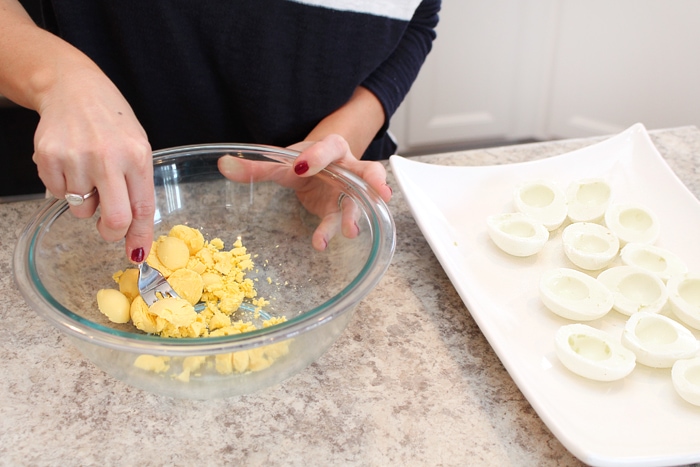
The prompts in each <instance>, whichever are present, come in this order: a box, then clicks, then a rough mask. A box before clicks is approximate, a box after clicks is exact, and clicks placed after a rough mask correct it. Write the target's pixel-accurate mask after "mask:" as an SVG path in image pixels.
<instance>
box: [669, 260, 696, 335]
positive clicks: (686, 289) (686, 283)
mask: <svg viewBox="0 0 700 467" xmlns="http://www.w3.org/2000/svg"><path fill="white" fill-rule="evenodd" d="M666 287H667V288H668V299H669V301H670V303H671V309H672V310H673V313H674V314H675V315H676V316H677V317H678V319H679V320H681V321H682V322H683V323H685V324H687V325H688V326H690V327H692V328H695V329H700V273H696V272H687V273H685V274H679V275H677V276H673V277H671V278H670V279H669V280H668V282H667V283H666Z"/></svg>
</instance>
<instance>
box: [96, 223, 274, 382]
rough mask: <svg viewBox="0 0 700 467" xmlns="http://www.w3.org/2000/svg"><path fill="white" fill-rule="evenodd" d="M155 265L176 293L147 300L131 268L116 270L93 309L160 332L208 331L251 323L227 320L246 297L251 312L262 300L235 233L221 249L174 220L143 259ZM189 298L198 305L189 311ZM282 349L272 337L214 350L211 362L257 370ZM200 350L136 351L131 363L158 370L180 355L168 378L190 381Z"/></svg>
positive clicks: (238, 329) (222, 369)
mask: <svg viewBox="0 0 700 467" xmlns="http://www.w3.org/2000/svg"><path fill="white" fill-rule="evenodd" d="M146 261H147V262H148V264H149V265H150V266H151V267H153V268H155V269H158V270H159V271H160V272H161V273H162V274H163V275H164V276H165V277H166V279H168V282H169V283H170V285H171V286H172V288H173V289H174V290H175V292H177V294H178V295H179V296H180V298H172V297H169V298H161V299H160V300H158V301H157V302H156V303H154V304H153V305H151V306H150V307H149V306H148V305H147V304H146V302H144V300H143V299H142V298H141V296H140V295H139V291H138V275H139V274H138V269H135V268H133V269H127V270H124V271H118V272H117V273H115V274H114V275H113V276H112V278H113V279H114V281H115V282H116V283H117V284H118V290H117V289H101V290H99V291H98V293H97V304H98V308H99V310H100V311H101V312H102V313H103V314H105V315H106V316H107V317H108V318H109V319H110V320H111V321H114V322H118V323H128V322H129V321H131V323H132V324H133V325H134V326H135V327H136V328H137V329H139V330H141V331H143V332H145V333H148V334H155V335H158V336H161V337H170V338H184V337H190V338H191V337H208V336H211V337H215V336H226V335H232V334H239V333H243V332H248V331H253V330H256V329H257V327H256V326H255V325H254V324H253V323H252V322H244V321H242V320H238V321H235V322H232V320H231V315H232V314H233V313H234V312H235V311H237V310H238V309H239V307H240V306H241V304H242V303H243V302H244V301H245V300H247V301H248V303H252V305H253V306H254V307H255V315H256V317H257V314H258V313H259V312H260V310H262V308H263V307H264V306H266V305H268V304H269V302H268V301H267V300H265V299H263V298H257V291H256V290H255V287H254V283H253V281H252V280H251V279H249V278H247V277H245V276H246V272H247V271H250V270H252V269H253V261H252V259H251V255H250V254H248V252H247V250H246V248H245V247H244V246H243V244H242V242H241V240H240V238H239V239H238V240H236V242H234V244H233V246H232V248H231V249H230V250H225V249H224V242H223V241H222V240H221V239H219V238H214V239H212V240H211V241H207V240H205V239H204V236H203V235H202V233H201V232H200V231H199V230H197V229H194V228H191V227H188V226H186V225H177V226H175V227H173V228H172V229H171V230H170V232H168V235H163V236H161V237H159V238H158V239H157V240H156V241H154V242H153V246H152V248H151V252H150V254H149V256H148V258H147V259H146ZM195 305H197V306H198V309H199V308H202V311H201V312H199V313H198V312H197V311H195ZM284 321H285V318H284V317H278V318H271V319H269V320H266V321H263V323H262V325H263V327H268V326H272V325H274V324H278V323H280V322H284ZM287 352H288V342H282V343H279V344H272V345H269V346H265V347H263V348H261V349H253V350H249V351H240V352H235V353H229V354H221V355H217V356H216V358H213V361H212V362H211V364H210V366H211V367H213V368H215V369H216V371H217V372H218V373H220V374H227V373H232V372H239V373H240V372H245V371H257V370H261V369H264V368H267V367H268V366H270V365H271V364H272V363H273V362H274V361H275V360H276V359H277V358H279V357H280V356H282V355H285V354H286V353H287ZM206 360H207V359H206V358H205V357H186V358H169V357H162V356H153V355H141V356H139V357H138V358H137V359H136V361H135V362H134V366H135V367H137V368H140V369H142V370H146V371H153V372H156V373H162V372H166V371H167V370H169V369H170V368H171V367H172V366H173V364H174V363H179V362H181V365H179V364H178V365H177V366H178V367H179V366H181V371H179V372H178V373H177V374H176V375H175V378H176V379H178V380H180V381H189V378H190V375H191V374H197V372H201V371H202V370H203V369H205V368H206V367H207V361H206Z"/></svg>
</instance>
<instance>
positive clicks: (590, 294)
mask: <svg viewBox="0 0 700 467" xmlns="http://www.w3.org/2000/svg"><path fill="white" fill-rule="evenodd" d="M539 289H540V290H539V291H540V299H541V300H542V303H544V305H545V306H546V307H547V308H549V309H550V310H551V311H552V312H554V313H556V314H557V315H559V316H561V317H562V318H566V319H570V320H574V321H590V320H594V319H598V318H600V317H602V316H604V315H605V314H607V313H608V312H609V311H610V310H611V309H612V307H613V303H614V302H615V297H614V295H613V293H612V292H611V291H610V290H609V289H608V288H607V287H606V286H605V285H603V283H601V282H599V281H598V280H596V279H595V278H593V277H591V276H589V275H588V274H585V273H583V272H581V271H577V270H575V269H569V268H556V269H551V270H549V271H545V273H544V274H542V277H541V278H540V283H539Z"/></svg>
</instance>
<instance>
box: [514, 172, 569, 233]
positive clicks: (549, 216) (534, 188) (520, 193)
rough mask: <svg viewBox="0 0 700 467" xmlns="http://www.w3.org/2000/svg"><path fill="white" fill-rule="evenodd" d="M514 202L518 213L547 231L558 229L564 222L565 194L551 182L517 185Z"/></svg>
mask: <svg viewBox="0 0 700 467" xmlns="http://www.w3.org/2000/svg"><path fill="white" fill-rule="evenodd" d="M514 202H515V208H516V209H517V210H518V211H519V212H522V213H524V214H527V215H528V216H530V217H532V218H534V219H536V220H537V221H539V222H541V223H542V224H543V225H544V226H545V227H546V228H547V230H550V231H552V230H555V229H557V228H559V226H560V225H561V224H562V223H564V220H566V214H567V204H566V194H565V193H564V192H563V191H562V190H561V188H559V187H558V186H557V185H556V184H555V183H553V182H551V181H548V180H530V181H526V182H523V183H521V184H519V185H518V186H517V187H516V189H515V194H514Z"/></svg>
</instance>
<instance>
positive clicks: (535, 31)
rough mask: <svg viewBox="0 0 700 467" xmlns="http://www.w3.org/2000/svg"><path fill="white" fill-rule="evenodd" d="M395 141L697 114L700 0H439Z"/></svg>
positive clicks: (408, 145)
mask: <svg viewBox="0 0 700 467" xmlns="http://www.w3.org/2000/svg"><path fill="white" fill-rule="evenodd" d="M440 17H441V19H440V24H439V25H438V39H437V40H436V42H435V44H434V49H433V52H432V53H431V54H430V56H429V57H428V60H427V61H426V64H425V66H424V68H423V70H422V71H421V73H420V75H419V77H418V79H417V81H416V83H415V84H414V87H413V88H412V90H411V92H410V94H409V95H408V96H407V98H406V101H405V102H404V104H403V105H402V107H401V108H400V109H399V111H398V112H397V115H396V116H395V118H394V119H393V120H392V125H391V130H392V132H393V133H394V134H395V136H397V139H398V140H399V144H400V150H407V149H408V150H410V149H413V148H420V147H430V146H436V145H445V144H451V143H460V142H473V141H484V140H503V141H508V140H518V139H522V138H537V139H553V138H563V137H577V136H589V135H601V134H609V133H614V132H617V131H620V130H622V129H624V128H626V127H628V126H630V125H631V124H633V123H636V122H642V123H644V124H645V125H646V126H647V127H648V128H661V127H670V126H678V125H688V124H695V125H700V106H698V105H696V103H697V102H698V101H700V59H698V58H697V57H698V55H699V54H698V50H697V49H698V48H700V27H698V25H700V1H696V0H666V1H662V0H586V1H583V0H443V9H442V12H441V15H440Z"/></svg>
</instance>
